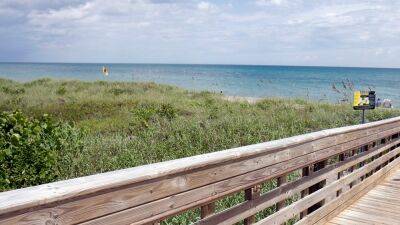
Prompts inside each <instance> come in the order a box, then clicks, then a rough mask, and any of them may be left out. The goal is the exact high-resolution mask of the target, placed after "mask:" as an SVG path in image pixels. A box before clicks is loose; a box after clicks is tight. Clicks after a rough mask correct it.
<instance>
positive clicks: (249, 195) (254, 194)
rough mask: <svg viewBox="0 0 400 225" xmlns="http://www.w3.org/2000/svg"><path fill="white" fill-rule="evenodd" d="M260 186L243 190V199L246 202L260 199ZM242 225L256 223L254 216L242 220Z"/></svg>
mask: <svg viewBox="0 0 400 225" xmlns="http://www.w3.org/2000/svg"><path fill="white" fill-rule="evenodd" d="M260 192H261V185H256V186H254V187H252V188H249V189H246V190H244V197H245V199H246V200H247V201H249V200H253V199H256V198H258V197H260ZM243 222H244V225H250V224H254V223H255V222H256V217H255V215H252V216H249V217H247V218H245V219H244V221H243Z"/></svg>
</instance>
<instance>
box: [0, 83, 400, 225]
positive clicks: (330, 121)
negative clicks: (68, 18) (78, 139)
mask: <svg viewBox="0 0 400 225" xmlns="http://www.w3.org/2000/svg"><path fill="white" fill-rule="evenodd" d="M0 110H1V111H14V110H20V111H22V112H23V113H24V114H25V115H27V116H29V117H39V116H41V115H43V114H49V115H50V116H51V117H53V118H55V119H57V120H59V121H63V122H69V123H73V124H74V125H75V126H76V127H78V128H80V129H82V130H83V131H84V132H85V138H84V140H83V148H82V149H81V150H80V151H79V152H78V153H76V152H74V154H75V155H74V156H73V159H74V162H73V163H72V164H71V165H63V167H62V168H63V169H62V171H61V173H60V175H59V177H58V178H57V179H68V178H73V177H79V176H84V175H90V174H95V173H99V172H105V171H111V170H117V169H122V168H127V167H134V166H139V165H143V164H149V163H155V162H160V161H166V160H171V159H177V158H182V157H187V156H193V155H198V154H204V153H208V152H213V151H219V150H223V149H228V148H234V147H238V146H244V145H249V144H255V143H260V142H265V141H270V140H276V139H280V138H284V137H290V136H293V135H298V134H304V133H308V132H312V131H317V130H322V129H327V128H333V127H341V126H346V125H353V124H358V123H359V121H360V112H358V111H354V110H353V109H352V108H351V105H350V104H349V103H345V104H330V103H326V102H311V101H305V100H301V99H277V98H270V99H269V98H267V99H263V100H259V101H257V102H256V103H249V102H246V101H228V100H226V99H225V98H224V96H222V95H220V94H215V93H211V92H207V91H203V92H195V91H189V90H184V89H181V88H178V87H173V86H168V85H159V84H155V83H133V82H105V81H96V82H84V81H75V80H71V81H63V80H51V79H40V80H34V81H31V82H26V83H20V82H15V81H11V80H5V79H0ZM399 115H400V111H399V110H396V109H376V110H373V111H368V112H367V115H366V118H367V120H368V121H376V120H381V119H385V118H390V117H394V116H399ZM61 157H67V156H61ZM68 157H71V156H68ZM268 188H271V187H266V189H268ZM240 198H241V197H233V198H232V199H230V200H229V199H228V200H224V201H222V202H221V203H219V204H220V205H219V206H218V207H219V208H220V209H223V208H226V207H228V206H229V205H231V204H233V203H234V202H236V201H240ZM197 217H198V211H196V210H194V211H191V212H188V213H186V214H184V215H182V216H178V217H175V218H172V219H170V220H168V221H167V222H168V223H169V224H186V223H189V222H190V221H193V220H195V219H196V218H197Z"/></svg>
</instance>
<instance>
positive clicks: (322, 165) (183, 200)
mask: <svg viewBox="0 0 400 225" xmlns="http://www.w3.org/2000/svg"><path fill="white" fill-rule="evenodd" d="M399 133H400V117H396V118H392V119H387V120H382V121H378V122H372V123H368V124H363V125H354V126H348V127H341V128H334V129H328V130H323V131H319V132H314V133H309V134H304V135H299V136H294V137H290V138H285V139H280V140H276V141H270V142H265V143H261V144H255V145H250V146H244V147H239V148H234V149H229V150H224V151H219V152H214V153H209V154H204V155H198V156H193V157H188V158H182V159H177V160H172V161H167V162H161V163H156V164H151V165H145V166H139V167H135V168H129V169H123V170H118V171H113V172H107V173H102V174H96V175H92V176H87V177H80V178H76V179H70V180H65V181H59V182H54V183H49V184H44V185H39V186H35V187H29V188H23V189H18V190H13V191H8V192H3V193H0V224H45V223H46V222H50V223H55V224H80V223H83V224H144V223H157V222H159V221H161V220H164V219H166V218H169V217H171V216H173V215H176V214H180V213H182V212H184V211H186V210H189V209H192V208H199V207H202V206H204V207H203V210H202V211H203V214H204V215H203V218H201V219H200V220H199V221H197V223H199V224H217V223H223V224H232V223H236V222H239V221H241V220H246V221H247V222H246V223H253V222H255V219H254V217H253V216H254V214H256V213H257V212H259V211H261V210H263V209H265V208H267V207H270V206H273V205H274V204H275V205H277V208H279V211H278V212H276V213H274V214H273V215H271V216H270V217H267V218H265V219H263V220H261V221H259V223H264V222H265V223H266V221H267V222H268V223H270V222H271V221H276V222H277V224H280V223H282V222H285V221H287V220H289V219H291V218H292V217H296V216H297V215H299V214H300V213H303V214H302V215H303V216H302V218H303V219H302V220H300V222H301V221H312V222H313V223H316V222H318V221H321V220H322V219H323V218H322V217H318V218H317V217H314V216H315V215H317V214H316V213H314V212H315V210H317V211H319V213H320V212H324V211H323V210H328V209H329V210H331V211H334V210H335V208H334V205H333V206H332V202H335V201H343V198H344V197H346V196H347V198H351V197H354V196H353V195H350V194H349V193H351V192H353V193H354V194H357V193H361V191H365V190H366V188H368V187H370V186H371V185H370V184H371V183H374V182H375V181H376V180H378V179H380V178H382V177H383V175H384V174H388V173H389V172H390V171H391V170H390V169H391V168H394V167H395V166H396V165H397V164H398V161H399V160H400V159H398V156H399V152H400V149H399V148H398V146H399V145H400V140H399ZM382 139H384V140H385V141H384V143H383V142H382V141H381V140H382ZM382 143H383V144H382ZM366 146H374V147H369V148H368V149H367V147H366ZM350 152H354V153H355V154H354V155H351V154H350ZM339 156H340V157H339ZM304 168H310V170H309V171H310V174H308V176H304V177H301V176H300V177H299V178H298V179H297V180H295V181H290V182H289V181H286V176H287V174H289V173H293V172H296V171H298V170H302V169H304ZM388 168H389V169H388ZM360 171H361V172H360ZM377 174H381V176H378V175H377ZM274 179H275V180H276V179H278V184H279V186H278V187H276V188H275V189H273V190H270V191H269V192H267V193H263V194H261V195H260V193H257V191H256V192H255V193H256V195H257V196H256V195H253V193H252V192H254V191H255V190H256V189H257V188H259V185H260V184H262V183H265V182H271V181H272V180H274ZM371 180H372V181H371ZM285 181H286V182H285ZM368 182H369V183H368ZM366 184H368V185H369V186H368V185H366ZM364 186H365V187H364ZM360 187H363V188H360ZM306 189H307V190H308V189H309V191H304V190H306ZM358 189H361V190H359V192H357V193H356V192H355V191H353V190H358ZM245 190H246V193H247V197H246V198H245V199H246V200H245V201H244V202H243V203H241V204H239V205H236V206H234V207H232V208H229V209H226V210H224V211H222V212H214V210H213V207H214V206H213V202H215V201H216V200H218V199H221V198H224V197H226V196H229V195H231V194H234V193H240V192H241V191H243V192H244V191H245ZM323 190H325V192H323ZM326 190H329V191H326ZM300 192H303V193H307V194H304V195H302V197H301V198H300V199H298V200H296V201H294V203H292V204H291V205H289V206H285V199H289V198H291V197H292V196H293V195H294V194H297V193H300ZM328 192H329V195H328ZM321 193H324V194H323V195H322V194H321ZM299 196H300V195H299ZM343 196H344V197H343ZM349 196H350V197H349ZM310 199H311V200H312V201H311V200H310ZM315 201H317V202H315ZM317 203H318V204H317ZM211 209H212V210H211ZM329 210H328V211H326V212H325V214H326V215H328V214H329V213H330V212H331V211H329ZM290 216H292V217H290ZM263 221H264V222H263Z"/></svg>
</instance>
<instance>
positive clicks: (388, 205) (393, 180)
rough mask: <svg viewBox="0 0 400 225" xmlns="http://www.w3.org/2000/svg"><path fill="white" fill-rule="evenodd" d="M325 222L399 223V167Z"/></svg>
mask: <svg viewBox="0 0 400 225" xmlns="http://www.w3.org/2000/svg"><path fill="white" fill-rule="evenodd" d="M326 224H330V225H331V224H388V225H394V224H400V169H397V171H396V172H395V173H394V174H393V175H392V176H390V177H388V178H386V179H385V180H384V181H383V182H382V183H381V184H379V185H377V186H376V187H374V188H373V189H372V190H371V191H369V192H368V193H367V194H365V195H364V196H363V197H361V198H360V199H358V200H357V201H356V202H355V203H354V204H352V205H350V206H349V207H348V208H346V209H345V210H344V211H342V212H341V213H340V214H339V215H337V216H336V217H335V218H333V219H332V220H331V221H329V222H328V223H326Z"/></svg>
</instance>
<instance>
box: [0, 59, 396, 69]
mask: <svg viewBox="0 0 400 225" xmlns="http://www.w3.org/2000/svg"><path fill="white" fill-rule="evenodd" d="M6 63H14V64H24V63H26V64H105V65H107V64H137V65H143V64H147V65H198V66H271V67H279V66H286V67H330V68H360V69H362V68H366V69H400V67H372V66H328V65H286V64H230V63H144V62H112V63H110V62H38V61H36V62H34V61H32V62H28V61H0V64H6Z"/></svg>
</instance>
